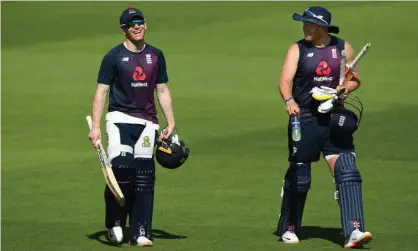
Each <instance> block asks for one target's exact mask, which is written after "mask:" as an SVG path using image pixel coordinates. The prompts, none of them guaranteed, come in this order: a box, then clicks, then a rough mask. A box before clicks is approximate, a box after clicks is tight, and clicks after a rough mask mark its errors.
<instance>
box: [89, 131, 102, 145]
mask: <svg viewBox="0 0 418 251" xmlns="http://www.w3.org/2000/svg"><path fill="white" fill-rule="evenodd" d="M101 138H102V133H101V131H100V128H92V129H91V130H90V133H89V139H90V141H91V144H92V145H93V146H94V147H95V148H96V147H97V145H96V143H97V140H99V139H101Z"/></svg>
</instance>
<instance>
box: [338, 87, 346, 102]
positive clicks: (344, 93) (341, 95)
mask: <svg viewBox="0 0 418 251" xmlns="http://www.w3.org/2000/svg"><path fill="white" fill-rule="evenodd" d="M341 89H344V91H343V92H342V93H341V94H340V96H339V97H340V99H345V97H346V96H347V88H344V87H342V86H340V85H339V86H337V88H336V90H337V92H339V91H340V90H341Z"/></svg>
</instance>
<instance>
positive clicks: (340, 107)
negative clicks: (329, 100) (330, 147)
mask: <svg viewBox="0 0 418 251" xmlns="http://www.w3.org/2000/svg"><path fill="white" fill-rule="evenodd" d="M362 117H363V104H362V103H361V100H360V99H359V97H357V96H356V95H354V94H352V93H348V94H347V96H346V97H345V98H344V99H343V100H340V101H339V102H338V104H336V106H335V108H334V110H333V112H332V115H331V131H332V132H336V133H341V134H343V135H350V134H354V133H355V132H356V131H357V129H358V127H359V125H360V121H361V119H362Z"/></svg>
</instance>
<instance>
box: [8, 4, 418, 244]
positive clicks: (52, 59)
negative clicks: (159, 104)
mask: <svg viewBox="0 0 418 251" xmlns="http://www.w3.org/2000/svg"><path fill="white" fill-rule="evenodd" d="M312 4H313V3H309V5H312ZM321 4H322V5H325V6H326V7H329V8H330V9H331V10H332V13H333V22H334V23H335V24H338V25H339V26H340V28H341V34H340V37H341V38H343V39H346V40H348V41H349V42H350V43H351V44H352V45H353V47H354V48H355V49H356V51H357V52H358V51H359V50H360V49H361V47H362V46H363V45H364V44H365V43H366V42H368V41H370V42H371V43H372V48H371V50H370V52H369V53H368V54H367V56H366V57H365V58H364V59H363V60H362V61H361V62H360V72H361V74H362V78H363V85H362V87H361V88H360V89H359V90H358V95H359V96H360V97H361V99H362V101H363V103H364V106H365V113H364V119H363V121H362V125H361V128H360V130H359V131H358V132H357V134H356V144H357V149H358V165H359V168H360V170H361V173H362V176H363V180H364V182H363V186H364V195H363V196H364V209H365V215H366V225H367V226H366V227H367V229H368V230H369V231H372V232H373V234H374V236H375V239H374V241H373V242H372V243H371V244H370V245H368V246H367V247H368V248H371V249H374V250H379V251H380V250H415V249H416V248H415V247H416V246H417V245H418V241H417V239H415V236H416V234H417V228H418V221H416V219H415V217H414V215H415V214H414V213H415V209H416V208H417V207H418V203H417V201H418V195H417V189H416V187H415V183H416V181H417V180H418V171H417V170H416V167H417V164H418V157H417V156H418V155H417V152H418V147H417V145H416V139H417V138H418V133H417V130H416V128H417V127H418V119H417V117H416V116H415V113H416V111H417V109H418V99H416V98H415V95H416V93H417V91H418V87H417V82H416V80H417V79H418V78H417V77H418V72H417V65H418V54H417V51H416V47H414V46H413V45H414V44H416V39H417V38H418V36H417V33H416V32H414V31H415V30H416V22H418V18H417V17H416V15H415V14H416V9H417V7H418V4H417V3H413V2H410V3H407V2H361V3H360V2H321ZM132 5H135V6H136V7H138V8H141V9H142V10H143V11H144V13H145V15H146V18H147V20H148V28H149V30H148V33H147V41H148V42H149V43H151V44H153V45H155V46H157V47H159V48H161V49H163V51H164V53H165V55H166V59H167V63H168V73H169V77H170V86H171V91H172V95H173V98H174V105H175V114H176V120H177V125H178V126H179V129H180V132H181V135H182V137H183V138H184V139H185V141H186V142H187V143H188V145H189V146H190V148H191V151H192V153H191V157H190V159H189V160H188V162H187V164H186V165H185V166H184V167H183V168H181V169H179V170H175V171H171V170H165V169H163V168H161V167H158V168H157V185H156V206H155V211H154V215H155V217H154V219H155V222H154V229H155V230H156V232H155V233H156V234H159V235H157V238H156V240H155V242H154V243H155V245H154V247H153V250H201V251H205V250H240V251H242V250H322V249H326V250H338V249H340V244H341V243H339V242H338V241H339V240H340V239H339V232H340V219H339V210H338V206H337V204H336V202H335V201H334V200H333V184H332V179H331V177H330V175H329V173H328V171H327V167H326V165H325V163H324V161H322V160H321V161H320V162H318V163H315V164H314V165H313V184H312V189H311V192H310V195H309V197H308V201H307V206H306V211H305V215H304V225H305V226H306V229H307V230H308V232H309V233H310V235H309V236H308V238H307V239H305V240H303V241H302V242H301V243H300V244H299V245H296V246H287V245H284V244H282V243H280V242H278V238H277V237H276V236H274V235H273V231H274V229H275V226H276V222H277V218H278V215H279V209H280V188H281V181H282V179H283V176H284V173H285V172H286V169H287V146H286V145H287V138H286V130H285V126H286V120H287V118H286V115H285V113H284V106H283V102H282V100H281V99H280V97H279V93H278V91H277V80H278V78H279V74H280V68H281V65H282V62H283V58H284V56H285V53H286V51H287V48H288V46H289V45H290V44H291V43H292V42H294V41H296V40H298V39H299V38H300V35H301V24H300V23H297V22H293V21H292V20H291V15H292V14H293V12H301V11H302V10H304V9H306V7H307V6H308V3H303V2H144V3H139V2H135V3H134V2H127V3H123V2H117V3H111V2H101V3H99V2H77V3H75V2H74V3H71V2H37V3H35V2H32V3H29V2H19V3H18V2H5V3H2V5H1V9H2V12H1V21H2V26H1V29H2V34H1V39H2V41H1V42H2V58H1V61H2V69H1V72H2V76H1V84H2V96H1V99H2V145H1V146H2V163H1V164H2V165H1V169H2V173H1V174H2V215H1V216H2V234H1V237H2V239H1V244H2V248H3V250H16V251H17V250H19V251H20V250H22V251H23V250H24V251H26V250H46V251H49V250H51V251H52V250H54V251H57V250H89V251H93V250H116V249H117V248H116V247H111V246H109V245H106V244H105V243H103V240H104V236H103V234H102V233H103V232H102V231H103V230H104V229H103V228H104V226H103V212H104V205H103V177H102V173H101V171H100V169H99V165H98V161H97V157H96V156H95V152H94V151H93V149H92V148H91V146H90V144H89V142H88V139H87V134H88V128H87V125H86V122H85V119H84V117H85V115H86V114H88V113H90V110H91V103H92V99H93V94H94V90H95V81H96V77H97V71H98V68H99V65H100V61H101V59H102V57H103V55H104V54H105V53H106V52H107V51H108V50H109V49H110V48H111V47H112V46H114V45H116V44H117V43H120V42H121V40H122V39H123V37H122V35H121V34H120V33H119V28H118V18H119V14H120V12H121V11H122V10H123V9H124V8H127V7H128V6H132ZM160 117H161V114H160ZM170 236H171V237H170ZM181 236H185V237H187V238H181ZM125 246H126V245H125ZM126 248H132V247H129V246H126Z"/></svg>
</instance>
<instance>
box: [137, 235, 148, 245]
mask: <svg viewBox="0 0 418 251" xmlns="http://www.w3.org/2000/svg"><path fill="white" fill-rule="evenodd" d="M136 245H137V246H140V247H152V241H151V240H149V239H148V238H147V237H145V236H139V237H138V239H136Z"/></svg>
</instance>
